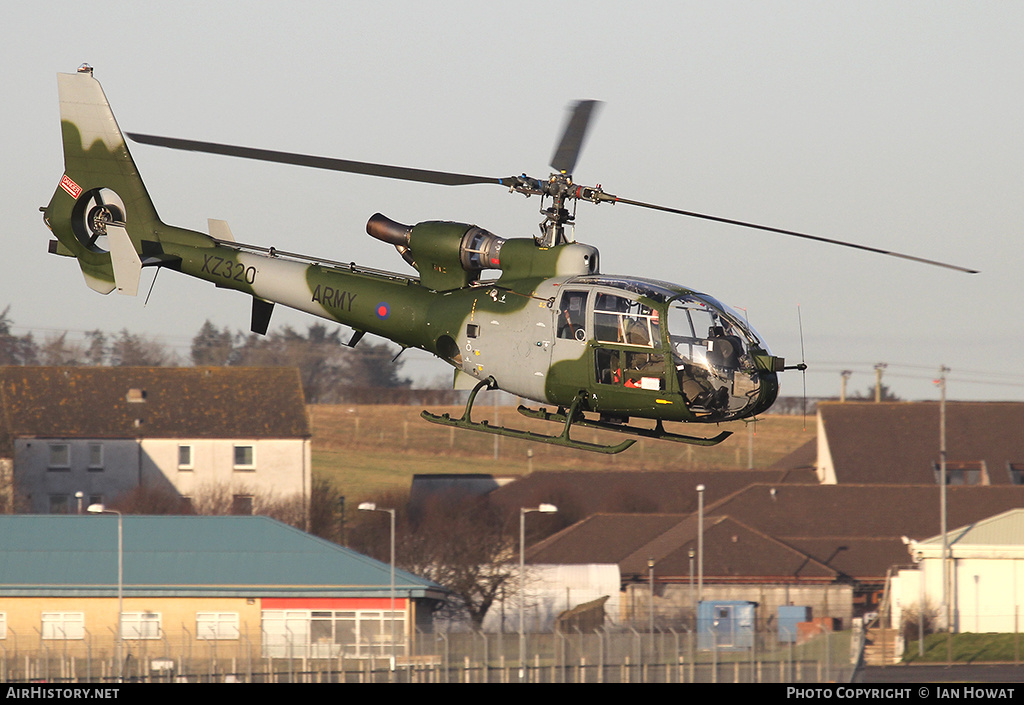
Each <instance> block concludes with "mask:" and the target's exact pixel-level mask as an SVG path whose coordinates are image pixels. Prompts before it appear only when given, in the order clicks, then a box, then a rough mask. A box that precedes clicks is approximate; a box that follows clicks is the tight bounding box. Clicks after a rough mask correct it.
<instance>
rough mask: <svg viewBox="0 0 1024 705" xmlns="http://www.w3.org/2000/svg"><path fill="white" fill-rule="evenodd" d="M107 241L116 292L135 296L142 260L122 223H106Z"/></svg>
mask: <svg viewBox="0 0 1024 705" xmlns="http://www.w3.org/2000/svg"><path fill="white" fill-rule="evenodd" d="M107 242H108V243H109V245H110V263H111V264H112V265H113V266H114V283H115V284H116V285H117V293H119V294H125V295H126V296H135V295H136V294H138V293H139V277H140V276H141V274H142V260H141V259H139V253H138V252H136V251H135V246H134V245H133V244H132V240H131V238H130V237H128V231H127V230H125V229H124V226H123V225H118V224H115V223H107Z"/></svg>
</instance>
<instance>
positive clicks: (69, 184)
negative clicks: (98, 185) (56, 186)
mask: <svg viewBox="0 0 1024 705" xmlns="http://www.w3.org/2000/svg"><path fill="white" fill-rule="evenodd" d="M60 187H61V188H62V189H64V190H65V191H67V192H68V195H69V196H71V197H72V198H78V197H79V196H81V195H82V187H81V186H79V185H78V184H76V183H75V182H74V181H72V180H71V177H70V176H68V175H67V174H65V175H64V178H63V179H61V180H60Z"/></svg>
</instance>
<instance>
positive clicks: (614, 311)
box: [594, 293, 661, 348]
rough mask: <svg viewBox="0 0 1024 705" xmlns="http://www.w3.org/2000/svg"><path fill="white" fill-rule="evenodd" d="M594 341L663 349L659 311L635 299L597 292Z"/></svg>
mask: <svg viewBox="0 0 1024 705" xmlns="http://www.w3.org/2000/svg"><path fill="white" fill-rule="evenodd" d="M594 339H595V340H597V341H599V342H602V343H620V344H623V345H639V346H642V347H645V348H653V347H660V344H661V329H660V327H659V321H658V312H657V311H655V310H652V309H651V308H649V307H647V306H644V305H643V304H641V303H640V302H639V301H636V300H634V299H627V298H625V297H622V296H616V295H614V294H602V293H598V295H597V300H596V302H595V303H594Z"/></svg>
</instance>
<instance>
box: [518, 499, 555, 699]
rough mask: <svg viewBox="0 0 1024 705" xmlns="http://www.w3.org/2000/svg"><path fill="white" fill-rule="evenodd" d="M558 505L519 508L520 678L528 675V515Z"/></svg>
mask: <svg viewBox="0 0 1024 705" xmlns="http://www.w3.org/2000/svg"><path fill="white" fill-rule="evenodd" d="M557 511H558V507H556V506H555V505H553V504H547V503H543V504H540V505H539V506H537V507H534V508H532V509H527V508H526V507H520V508H519V680H520V681H522V680H524V679H525V677H526V609H525V608H526V515H527V514H529V513H530V512H540V513H542V514H554V513H555V512H557Z"/></svg>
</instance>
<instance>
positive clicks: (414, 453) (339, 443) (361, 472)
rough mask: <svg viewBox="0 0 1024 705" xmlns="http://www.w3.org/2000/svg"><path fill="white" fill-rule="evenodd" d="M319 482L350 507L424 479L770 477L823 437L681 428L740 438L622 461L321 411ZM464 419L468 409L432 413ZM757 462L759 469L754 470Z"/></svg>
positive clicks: (788, 420)
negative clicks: (552, 473)
mask: <svg viewBox="0 0 1024 705" xmlns="http://www.w3.org/2000/svg"><path fill="white" fill-rule="evenodd" d="M308 409H309V416H310V421H311V424H312V428H313V473H314V475H315V476H317V477H321V478H324V479H327V480H329V481H330V482H332V483H333V484H334V485H335V486H336V487H337V488H338V489H339V490H340V491H341V492H342V493H343V494H345V495H346V496H347V497H349V498H350V500H355V501H358V500H359V499H360V498H362V497H366V496H369V495H371V494H373V493H376V492H379V491H382V490H390V489H408V487H409V483H410V481H411V480H412V476H413V475H415V474H419V473H494V474H501V475H523V474H527V473H529V472H532V471H534V470H596V471H599V470H706V469H712V468H714V469H721V470H723V471H728V470H737V469H746V468H748V467H751V465H752V466H753V467H755V468H764V467H767V466H768V465H771V464H772V463H774V462H775V461H776V460H779V459H780V458H782V457H783V456H785V455H787V454H789V453H790V452H792V451H793V450H795V449H796V448H798V447H799V446H801V445H803V444H804V443H805V442H806V441H808V440H810V439H811V438H813V437H814V419H813V417H812V418H809V419H808V421H807V423H806V428H805V427H804V426H805V424H804V420H803V419H802V418H801V417H799V416H784V415H767V416H764V417H762V418H761V419H760V420H759V421H757V423H755V424H745V423H744V422H732V423H728V424H721V425H707V426H700V425H696V424H694V425H688V426H682V425H674V426H675V428H672V429H670V430H673V431H675V432H677V433H687V434H689V435H704V436H713V435H715V434H717V433H718V432H719V431H721V430H729V431H733V435H732V437H730V438H728V439H727V440H725V441H724V442H723V443H721V444H719V445H718V446H714V447H710V448H704V447H697V446H691V445H684V444H680V443H671V442H668V441H654V440H650V439H641V440H639V441H638V442H637V444H636V445H634V446H633V447H632V448H630V449H629V450H627V451H625V452H623V453H620V454H618V455H603V454H600V453H590V452H585V451H579V450H570V449H567V448H559V447H557V446H552V445H547V444H544V443H533V442H528V441H521V440H515V439H510V438H502V437H500V436H492V435H490V434H484V433H475V432H472V431H463V430H456V429H451V428H447V427H444V426H438V425H436V424H431V423H428V422H427V421H424V420H423V419H421V418H420V411H421V407H419V406H383V405H382V406H370V405H361V406H350V405H337V406H335V405H312V406H310V407H308ZM431 411H432V412H434V413H443V412H448V413H450V414H452V415H453V416H456V417H457V416H460V415H461V414H462V409H461V408H455V407H451V408H447V407H440V408H431ZM473 419H474V420H476V421H480V420H484V419H487V420H489V421H490V422H491V424H492V425H499V424H500V425H506V426H511V427H514V428H521V429H527V430H532V431H535V432H540V433H545V434H548V435H550V434H557V433H558V432H559V431H560V430H561V427H560V426H559V425H557V424H554V423H550V422H544V421H536V420H533V419H527V418H525V417H523V416H521V415H519V414H518V413H516V411H515V408H514V407H511V406H499V407H488V406H482V405H478V406H476V407H474V414H473ZM573 438H575V439H578V440H582V441H588V442H600V443H619V442H621V441H622V440H623V439H624V438H625V436H623V435H622V434H617V433H610V432H604V431H593V430H589V429H577V430H575V431H574V432H573ZM751 456H752V464H751Z"/></svg>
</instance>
